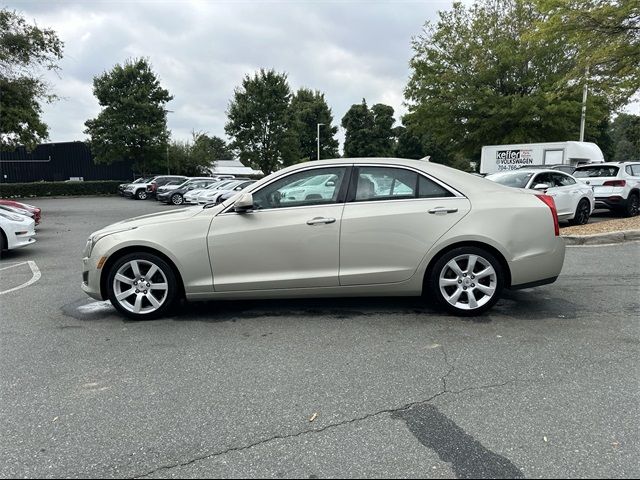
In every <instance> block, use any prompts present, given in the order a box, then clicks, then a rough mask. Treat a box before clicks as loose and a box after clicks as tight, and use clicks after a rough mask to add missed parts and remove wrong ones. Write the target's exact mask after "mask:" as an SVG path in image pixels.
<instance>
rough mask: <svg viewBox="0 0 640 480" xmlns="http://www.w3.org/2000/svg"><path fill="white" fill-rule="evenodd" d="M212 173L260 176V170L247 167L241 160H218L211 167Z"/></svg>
mask: <svg viewBox="0 0 640 480" xmlns="http://www.w3.org/2000/svg"><path fill="white" fill-rule="evenodd" d="M210 170H211V175H235V176H236V177H260V176H262V175H264V174H263V173H262V172H261V171H260V170H254V169H253V168H251V167H245V166H244V165H243V164H242V163H241V162H240V160H216V161H215V162H214V163H213V166H212V167H211V168H210Z"/></svg>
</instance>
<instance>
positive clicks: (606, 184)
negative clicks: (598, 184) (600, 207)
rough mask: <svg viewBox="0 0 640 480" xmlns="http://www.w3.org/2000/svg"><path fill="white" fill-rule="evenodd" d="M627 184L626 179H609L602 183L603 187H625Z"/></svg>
mask: <svg viewBox="0 0 640 480" xmlns="http://www.w3.org/2000/svg"><path fill="white" fill-rule="evenodd" d="M626 184H627V181H626V180H607V181H606V182H604V183H603V184H602V186H603V187H624V186H625V185H626Z"/></svg>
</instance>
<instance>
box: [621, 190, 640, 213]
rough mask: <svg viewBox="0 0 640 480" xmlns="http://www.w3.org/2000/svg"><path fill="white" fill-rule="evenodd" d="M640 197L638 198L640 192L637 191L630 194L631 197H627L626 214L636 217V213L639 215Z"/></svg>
mask: <svg viewBox="0 0 640 480" xmlns="http://www.w3.org/2000/svg"><path fill="white" fill-rule="evenodd" d="M639 204H640V198H638V194H637V193H632V194H631V195H629V198H628V199H627V206H626V208H625V209H624V214H625V215H626V216H627V217H635V216H636V215H638V210H639V209H640V205H639Z"/></svg>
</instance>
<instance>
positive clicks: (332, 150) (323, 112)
mask: <svg viewBox="0 0 640 480" xmlns="http://www.w3.org/2000/svg"><path fill="white" fill-rule="evenodd" d="M290 108H291V116H292V127H293V129H294V130H295V136H296V139H297V144H298V150H299V152H300V154H299V155H298V156H299V158H301V159H302V160H305V161H306V160H316V159H317V158H318V152H317V150H318V143H317V136H318V130H317V129H318V123H322V124H323V125H321V126H320V158H321V159H322V158H335V157H337V156H338V140H336V138H335V135H336V134H337V133H338V127H334V126H333V125H332V122H333V115H332V114H331V109H330V108H329V105H327V102H326V100H325V98H324V94H323V93H320V92H319V91H317V90H316V91H315V92H314V91H311V90H309V89H306V88H301V89H299V90H298V91H297V92H296V93H295V95H293V97H292V98H291V106H290Z"/></svg>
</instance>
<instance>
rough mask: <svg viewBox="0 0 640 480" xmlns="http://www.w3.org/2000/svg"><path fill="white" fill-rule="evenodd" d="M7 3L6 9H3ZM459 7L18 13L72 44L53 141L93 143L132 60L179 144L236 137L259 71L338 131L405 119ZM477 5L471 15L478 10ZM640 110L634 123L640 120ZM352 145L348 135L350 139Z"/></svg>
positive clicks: (68, 7) (266, 2) (120, 6)
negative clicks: (445, 21) (428, 44)
mask: <svg viewBox="0 0 640 480" xmlns="http://www.w3.org/2000/svg"><path fill="white" fill-rule="evenodd" d="M1 2H2V0H0V3H1ZM451 3H452V2H451V0H422V1H406V0H366V1H364V0H351V1H349V0H235V1H234V0H227V1H218V0H209V1H182V0H181V1H178V0H173V1H172V0H138V1H124V0H121V1H113V0H112V1H101V0H87V1H77V0H76V1H70V0H66V1H61V0H58V1H56V0H48V1H47V0H41V1H34V0H26V1H24V0H23V1H15V0H13V1H8V2H7V1H6V0H5V3H4V5H5V6H8V7H9V8H12V9H16V10H18V11H19V12H21V13H22V14H24V15H25V17H26V18H27V20H29V21H36V22H37V23H38V25H39V26H41V27H48V28H53V29H54V30H55V31H56V32H57V33H58V35H59V36H60V38H61V39H62V40H63V41H64V43H65V50H64V59H63V60H62V62H61V64H60V66H61V67H62V71H61V73H60V77H56V76H53V77H52V78H51V79H50V82H51V84H52V85H53V87H54V90H55V91H56V93H57V94H58V95H60V97H61V100H59V101H57V102H56V103H54V104H51V105H44V119H45V121H46V123H47V124H48V125H49V131H50V141H53V142H62V141H71V140H83V139H85V138H86V135H85V134H84V133H83V130H84V122H85V121H86V120H87V119H88V118H93V117H95V116H96V115H97V114H98V112H99V106H98V102H97V100H96V99H95V97H94V96H93V93H92V79H93V77H94V75H97V74H100V73H102V72H104V71H105V70H109V69H111V68H112V67H113V66H114V65H115V64H116V63H122V62H123V61H124V60H126V59H127V58H130V57H140V56H144V57H148V58H149V59H150V60H151V63H152V64H153V67H154V69H155V71H156V73H157V74H158V75H159V77H160V79H161V83H162V85H163V86H164V87H165V88H167V89H168V90H169V91H170V92H171V94H172V95H173V96H174V99H173V100H172V101H171V102H170V103H169V104H168V109H169V110H171V113H169V118H168V124H169V129H170V130H171V131H172V132H173V137H174V138H178V139H183V140H186V139H188V138H190V135H191V131H192V130H196V131H203V132H207V133H209V134H211V135H218V136H220V137H223V138H226V137H225V135H224V124H225V121H226V115H225V111H226V109H227V106H228V103H229V100H230V99H231V98H232V95H233V89H234V87H236V86H238V85H239V84H240V83H241V81H242V78H243V77H244V75H246V74H253V73H254V72H255V71H256V70H258V69H259V68H274V69H275V70H277V71H279V72H286V73H287V74H288V76H289V83H290V85H291V88H292V89H293V90H295V89H298V88H299V87H308V88H312V89H318V90H320V91H322V92H324V93H325V95H326V99H327V102H328V103H329V106H330V107H331V109H332V111H333V117H334V124H335V125H339V124H340V119H341V118H342V116H343V115H344V114H345V113H346V111H347V110H348V108H349V107H350V106H351V105H352V104H354V103H359V102H360V101H361V100H362V98H363V97H364V98H366V99H367V103H368V104H369V105H373V104H375V103H379V102H380V103H386V104H388V105H391V106H392V107H393V108H394V110H395V112H396V119H397V120H400V116H401V115H402V114H403V113H405V111H406V109H405V108H404V107H403V105H402V102H403V89H404V86H405V85H406V81H407V78H408V76H409V67H408V62H409V60H410V58H411V54H412V50H411V38H412V37H413V36H415V35H418V34H419V33H420V32H421V29H422V26H423V24H424V23H425V21H427V20H435V19H436V18H437V11H438V10H446V9H449V8H450V6H451ZM465 3H471V0H466V2H465ZM638 110H640V109H639V108H638V104H637V103H636V104H634V105H633V106H632V107H631V108H630V109H628V111H630V112H632V113H638ZM339 137H340V141H341V143H342V140H343V138H344V132H343V131H342V130H340V131H339Z"/></svg>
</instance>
